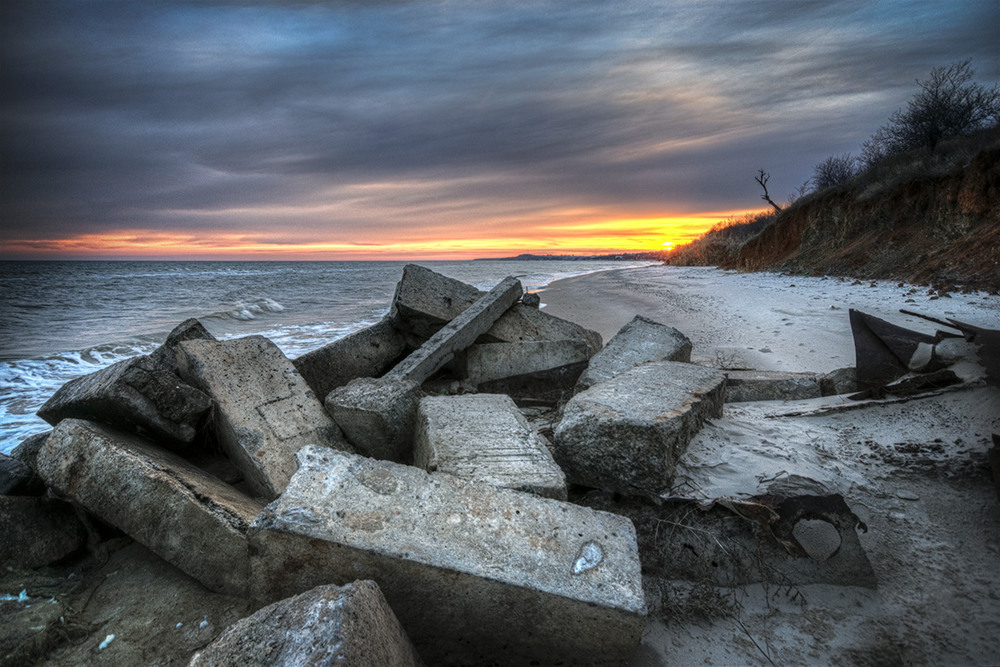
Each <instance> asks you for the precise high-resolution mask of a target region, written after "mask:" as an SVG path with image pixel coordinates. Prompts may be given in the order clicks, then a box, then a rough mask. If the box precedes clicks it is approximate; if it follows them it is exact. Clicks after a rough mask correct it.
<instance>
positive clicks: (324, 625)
mask: <svg viewBox="0 0 1000 667" xmlns="http://www.w3.org/2000/svg"><path fill="white" fill-rule="evenodd" d="M339 664H344V665H356V666H357V667H368V666H370V667H381V666H382V665H393V667H407V666H416V665H422V664H423V662H422V661H421V660H420V656H418V655H417V652H416V650H415V649H414V648H413V644H411V643H410V639H409V637H407V635H406V632H405V631H404V630H403V627H402V626H401V625H400V624H399V621H398V620H397V619H396V615H395V614H393V613H392V609H390V608H389V604H388V603H387V602H386V601H385V598H384V597H383V596H382V592H381V591H380V590H379V587H378V585H377V584H376V583H375V582H374V581H355V582H354V583H350V584H347V585H345V586H334V585H326V586H318V587H316V588H313V589H312V590H309V591H306V592H305V593H300V594H299V595H296V596H294V597H291V598H287V599H284V600H280V601H279V602H275V603H274V604H271V605H268V606H266V607H264V608H263V609H260V610H259V611H257V612H256V613H254V614H252V615H250V616H247V617H246V618H243V619H240V620H239V621H236V622H235V623H233V624H232V625H230V626H229V627H228V628H226V630H225V631H224V632H223V633H222V634H221V635H219V637H218V638H217V639H216V640H215V641H213V642H212V643H211V644H209V645H208V646H206V647H205V648H204V649H202V650H201V651H199V652H198V653H196V654H195V655H194V657H193V658H192V659H191V663H190V667H210V666H211V667H223V666H226V665H243V666H244V667H269V666H270V665H339Z"/></svg>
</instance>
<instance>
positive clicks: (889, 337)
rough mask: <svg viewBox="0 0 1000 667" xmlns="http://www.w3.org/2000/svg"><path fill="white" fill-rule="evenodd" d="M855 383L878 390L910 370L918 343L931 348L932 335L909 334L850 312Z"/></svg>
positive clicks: (857, 312) (898, 328) (902, 328)
mask: <svg viewBox="0 0 1000 667" xmlns="http://www.w3.org/2000/svg"><path fill="white" fill-rule="evenodd" d="M850 318H851V332H852V333H853V334H854V355H855V366H856V368H857V378H858V383H859V384H861V385H863V386H867V387H880V386H882V385H885V384H887V383H889V382H892V381H893V380H895V379H897V378H899V377H902V376H903V375H905V374H906V373H907V372H908V371H909V370H910V360H911V359H913V355H914V354H916V352H917V350H918V348H919V347H920V344H921V343H924V344H926V345H934V343H935V339H934V337H933V336H928V335H927V334H922V333H920V332H917V331H911V330H910V329H906V328H904V327H901V326H897V325H895V324H892V323H890V322H886V321H885V320H883V319H879V318H877V317H875V316H874V315H869V314H868V313H863V312H861V311H860V310H854V309H853V308H852V309H851V310H850Z"/></svg>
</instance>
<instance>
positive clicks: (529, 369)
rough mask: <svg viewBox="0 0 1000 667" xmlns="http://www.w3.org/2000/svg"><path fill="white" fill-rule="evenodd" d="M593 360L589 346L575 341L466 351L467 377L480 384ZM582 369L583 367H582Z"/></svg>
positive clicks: (495, 345)
mask: <svg viewBox="0 0 1000 667" xmlns="http://www.w3.org/2000/svg"><path fill="white" fill-rule="evenodd" d="M589 358H590V350H589V348H588V347H587V345H586V343H583V342H581V341H574V340H532V341H523V342H520V343H487V344H485V345H473V346H472V347H470V348H469V349H468V350H466V360H465V375H466V377H467V378H468V380H469V381H470V382H472V383H473V384H476V385H479V384H483V383H485V382H490V381H493V380H501V379H505V378H511V377H518V376H522V375H530V374H534V373H542V372H544V371H551V370H554V369H557V368H562V367H564V366H572V365H580V364H585V363H586V362H587V360H588V359H589ZM581 367H582V366H581Z"/></svg>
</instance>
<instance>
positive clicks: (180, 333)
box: [149, 317, 216, 372]
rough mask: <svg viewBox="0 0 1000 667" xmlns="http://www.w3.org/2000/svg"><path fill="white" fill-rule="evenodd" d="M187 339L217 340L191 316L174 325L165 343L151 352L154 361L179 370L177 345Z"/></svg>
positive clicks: (164, 366)
mask: <svg viewBox="0 0 1000 667" xmlns="http://www.w3.org/2000/svg"><path fill="white" fill-rule="evenodd" d="M185 340H216V338H215V336H213V335H212V334H211V333H209V331H208V329H206V328H205V326H204V325H203V324H202V323H201V322H199V321H198V320H197V319H195V318H193V317H191V318H188V319H186V320H184V321H183V322H181V323H180V324H178V325H177V326H176V327H174V328H173V329H172V330H171V331H170V333H169V334H167V339H166V340H165V341H164V342H163V345H161V346H160V347H158V348H156V349H155V350H153V351H152V352H150V354H149V356H150V358H152V359H153V361H154V362H155V363H156V364H157V365H159V366H162V367H163V368H168V369H170V370H172V371H175V372H176V371H177V346H178V345H180V344H181V342H183V341H185Z"/></svg>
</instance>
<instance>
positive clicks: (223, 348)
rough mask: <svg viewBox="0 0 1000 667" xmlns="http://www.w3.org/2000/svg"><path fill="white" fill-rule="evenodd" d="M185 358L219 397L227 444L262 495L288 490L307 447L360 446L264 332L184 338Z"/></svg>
mask: <svg viewBox="0 0 1000 667" xmlns="http://www.w3.org/2000/svg"><path fill="white" fill-rule="evenodd" d="M177 363H178V365H179V367H180V372H181V376H182V377H183V378H184V379H185V380H187V381H188V382H190V383H191V384H192V385H194V386H196V387H198V388H199V389H201V390H202V391H204V392H205V393H206V394H208V395H209V396H211V397H212V399H213V400H214V401H215V404H216V407H215V412H214V417H215V418H214V427H215V430H216V435H217V436H218V439H219V442H220V444H221V445H222V449H223V450H224V451H225V452H226V454H227V455H228V456H229V458H230V459H231V460H232V461H233V463H234V464H236V466H237V467H238V468H239V469H240V471H241V472H242V473H243V476H244V479H245V480H246V482H247V483H248V484H250V486H251V488H252V489H253V491H254V493H255V494H257V495H260V496H262V497H265V498H269V499H270V498H274V497H275V496H277V495H278V494H279V493H281V492H282V491H283V490H284V488H285V485H286V484H288V480H289V479H291V476H292V473H294V472H295V452H297V451H298V450H299V449H300V448H301V447H302V446H303V445H307V444H315V445H323V446H326V447H336V448H339V449H344V450H347V451H353V448H352V447H351V446H350V445H349V444H348V443H347V441H346V440H344V438H343V435H342V434H341V433H340V429H339V428H337V425H336V424H335V423H334V422H333V419H332V418H331V417H330V415H328V414H327V413H326V411H325V410H324V409H323V405H322V403H320V401H319V399H318V398H317V397H316V394H314V393H313V391H312V389H310V388H309V385H308V384H306V381H305V380H303V379H302V376H301V375H299V372H298V371H297V370H295V366H294V365H293V364H292V362H291V361H289V360H288V358H287V357H286V356H285V355H284V354H283V353H282V352H281V350H279V349H278V346H277V345H275V344H274V343H272V342H271V341H269V340H268V339H266V338H264V337H263V336H247V337H246V338H237V339H234V340H227V341H214V340H188V341H184V342H182V343H180V344H179V345H178V347H177Z"/></svg>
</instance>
